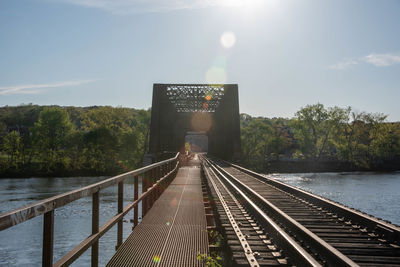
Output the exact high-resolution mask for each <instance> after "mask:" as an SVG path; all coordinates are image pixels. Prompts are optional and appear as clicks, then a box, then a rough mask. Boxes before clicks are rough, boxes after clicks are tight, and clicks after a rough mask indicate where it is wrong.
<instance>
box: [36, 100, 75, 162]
mask: <svg viewBox="0 0 400 267" xmlns="http://www.w3.org/2000/svg"><path fill="white" fill-rule="evenodd" d="M73 128H74V126H73V124H72V123H71V121H70V119H69V116H68V113H67V111H66V110H64V109H62V108H60V107H45V108H44V109H43V110H42V111H41V112H40V114H39V120H38V122H37V123H35V126H34V128H33V132H34V134H35V144H36V147H37V148H38V149H39V151H40V155H41V159H42V162H43V164H44V165H45V166H46V168H47V169H48V170H50V169H54V168H59V167H65V166H66V165H68V159H66V158H64V155H65V154H66V153H65V149H66V144H67V140H68V137H69V135H70V134H71V133H72V131H73ZM56 165H58V166H59V167H57V166H56ZM60 165H63V166H60Z"/></svg>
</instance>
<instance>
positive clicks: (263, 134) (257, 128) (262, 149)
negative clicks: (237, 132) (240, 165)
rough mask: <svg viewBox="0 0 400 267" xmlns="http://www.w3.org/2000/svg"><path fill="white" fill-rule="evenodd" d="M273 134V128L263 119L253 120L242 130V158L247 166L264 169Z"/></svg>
mask: <svg viewBox="0 0 400 267" xmlns="http://www.w3.org/2000/svg"><path fill="white" fill-rule="evenodd" d="M271 133H272V129H271V126H270V125H268V124H267V123H266V122H265V120H264V119H262V118H257V119H254V120H252V121H251V122H250V123H249V124H248V125H247V126H246V127H243V128H242V129H241V135H242V136H241V137H242V157H243V160H244V163H245V164H246V165H248V166H251V167H254V168H257V169H261V168H263V165H264V162H265V155H266V153H267V148H268V144H269V141H270V136H271Z"/></svg>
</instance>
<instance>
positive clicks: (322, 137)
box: [292, 104, 349, 160]
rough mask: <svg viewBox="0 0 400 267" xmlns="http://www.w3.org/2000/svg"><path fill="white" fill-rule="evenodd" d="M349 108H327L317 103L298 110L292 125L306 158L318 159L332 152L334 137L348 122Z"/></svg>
mask: <svg viewBox="0 0 400 267" xmlns="http://www.w3.org/2000/svg"><path fill="white" fill-rule="evenodd" d="M348 110H349V108H347V109H342V108H339V107H333V108H329V109H326V108H325V107H324V105H322V104H315V105H308V106H306V107H304V108H302V109H300V110H299V111H298V112H296V114H295V118H294V119H293V120H292V127H293V128H294V133H295V138H296V139H297V141H298V142H299V146H300V150H301V152H302V153H303V155H304V156H305V157H306V158H312V159H316V160H318V159H320V158H322V157H323V156H327V155H330V154H331V151H330V148H331V146H330V144H331V143H332V137H333V135H334V133H335V131H336V130H337V129H338V128H340V127H341V126H342V125H343V123H345V122H346V119H347V116H348Z"/></svg>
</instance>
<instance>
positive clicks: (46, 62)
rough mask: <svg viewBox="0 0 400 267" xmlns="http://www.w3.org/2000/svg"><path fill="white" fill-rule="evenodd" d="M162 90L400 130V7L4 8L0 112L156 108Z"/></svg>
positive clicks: (256, 2) (203, 3) (269, 0)
mask: <svg viewBox="0 0 400 267" xmlns="http://www.w3.org/2000/svg"><path fill="white" fill-rule="evenodd" d="M153 83H237V84H238V85H239V103H240V112H241V113H247V114H250V115H252V116H264V117H287V118H290V117H293V116H294V114H295V112H296V111H298V110H299V109H300V108H301V107H304V106H306V105H308V104H316V103H322V104H324V105H325V106H326V107H332V106H339V107H347V106H351V107H353V109H354V110H355V111H359V112H361V111H367V112H381V113H384V114H387V115H388V120H389V121H400V108H399V107H398V105H399V104H398V103H399V100H400V0H383V1H375V0H324V1H320V0H296V1H293V0H146V1H143V0H0V106H5V105H9V106H14V105H20V104H27V103H33V104H39V105H50V104H56V105H62V106H93V105H111V106H123V107H133V108H140V109H142V108H145V109H147V108H150V106H151V99H152V85H153Z"/></svg>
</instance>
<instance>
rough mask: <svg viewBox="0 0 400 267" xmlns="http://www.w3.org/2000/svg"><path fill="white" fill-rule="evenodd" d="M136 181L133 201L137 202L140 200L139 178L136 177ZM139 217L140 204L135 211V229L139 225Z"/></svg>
mask: <svg viewBox="0 0 400 267" xmlns="http://www.w3.org/2000/svg"><path fill="white" fill-rule="evenodd" d="M133 179H134V180H135V182H134V186H135V187H134V189H133V201H136V200H137V199H138V198H139V176H137V175H136V176H135V177H134V178H133ZM138 217H139V203H138V204H137V205H136V206H135V208H134V210H133V227H136V226H137V225H138V223H139V221H138Z"/></svg>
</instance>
